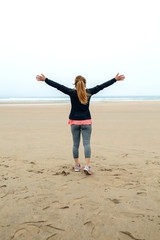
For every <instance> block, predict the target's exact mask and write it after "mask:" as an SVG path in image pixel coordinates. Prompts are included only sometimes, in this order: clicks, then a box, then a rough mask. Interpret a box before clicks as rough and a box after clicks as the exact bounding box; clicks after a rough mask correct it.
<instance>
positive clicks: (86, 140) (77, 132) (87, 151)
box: [71, 124, 92, 158]
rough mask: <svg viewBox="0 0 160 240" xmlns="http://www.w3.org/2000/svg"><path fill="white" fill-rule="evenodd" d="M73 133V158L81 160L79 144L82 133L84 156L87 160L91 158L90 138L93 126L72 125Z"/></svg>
mask: <svg viewBox="0 0 160 240" xmlns="http://www.w3.org/2000/svg"><path fill="white" fill-rule="evenodd" d="M71 132H72V137H73V157H74V158H79V144H80V136H81V133H82V138H83V146H84V155H85V158H90V157H91V147H90V137H91V132H92V125H91V124H87V125H75V124H72V125H71Z"/></svg>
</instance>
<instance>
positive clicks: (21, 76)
mask: <svg viewBox="0 0 160 240" xmlns="http://www.w3.org/2000/svg"><path fill="white" fill-rule="evenodd" d="M0 8H1V14H0V24H1V28H0V29H1V38H0V50H1V51H0V66H1V67H0V68H1V70H0V97H55V96H65V95H64V94H63V93H60V92H59V91H58V90H56V89H53V88H51V87H49V86H48V85H47V84H45V83H42V82H37V81H36V79H35V76H36V75H37V74H41V73H43V74H44V75H45V76H46V77H48V78H49V79H51V80H54V81H56V82H59V83H61V84H63V85H66V86H67V87H71V88H72V87H73V85H72V83H74V79H75V77H76V76H77V75H82V76H84V77H85V78H86V80H87V87H94V86H95V85H97V84H101V83H103V82H105V81H107V80H110V79H112V78H114V77H115V75H116V74H117V73H118V72H119V73H120V74H124V75H125V76H126V79H125V80H124V81H123V82H118V83H115V84H114V85H112V86H111V87H109V88H107V89H104V90H103V91H101V92H99V93H98V96H123V95H160V14H159V1H158V0H134V1H129V0H112V1H111V0H81V1H79V0H45V1H44V0H43V1H41V0H26V1H25V0H14V1H13V0H5V1H1V3H0Z"/></svg>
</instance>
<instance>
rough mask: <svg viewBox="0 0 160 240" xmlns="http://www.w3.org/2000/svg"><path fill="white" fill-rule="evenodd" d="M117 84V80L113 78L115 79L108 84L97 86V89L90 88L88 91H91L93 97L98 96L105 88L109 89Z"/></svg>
mask: <svg viewBox="0 0 160 240" xmlns="http://www.w3.org/2000/svg"><path fill="white" fill-rule="evenodd" d="M115 82H116V79H115V78H113V79H111V80H109V81H107V82H104V83H102V84H100V85H97V86H96V87H93V88H88V91H89V93H90V94H91V95H93V94H96V93H98V92H99V91H101V90H103V89H104V88H106V87H109V86H110V85H112V84H113V83H115Z"/></svg>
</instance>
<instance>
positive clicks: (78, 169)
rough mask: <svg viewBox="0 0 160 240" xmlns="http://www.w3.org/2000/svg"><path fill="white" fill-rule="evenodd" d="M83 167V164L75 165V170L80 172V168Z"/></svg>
mask: <svg viewBox="0 0 160 240" xmlns="http://www.w3.org/2000/svg"><path fill="white" fill-rule="evenodd" d="M81 168H82V166H81V165H80V164H79V165H76V166H75V167H74V171H75V172H79V171H80V170H81Z"/></svg>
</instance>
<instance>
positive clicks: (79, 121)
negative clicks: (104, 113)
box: [68, 119, 92, 125]
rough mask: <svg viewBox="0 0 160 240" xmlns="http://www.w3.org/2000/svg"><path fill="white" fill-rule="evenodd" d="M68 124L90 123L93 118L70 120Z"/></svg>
mask: <svg viewBox="0 0 160 240" xmlns="http://www.w3.org/2000/svg"><path fill="white" fill-rule="evenodd" d="M68 124H69V125H72V124H75V125H88V124H92V120H91V119H87V120H71V119H69V120H68Z"/></svg>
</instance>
